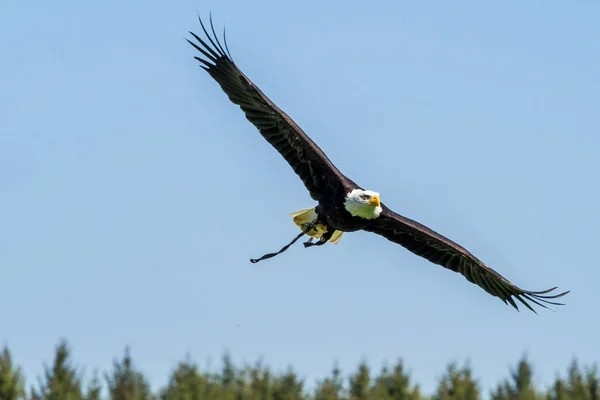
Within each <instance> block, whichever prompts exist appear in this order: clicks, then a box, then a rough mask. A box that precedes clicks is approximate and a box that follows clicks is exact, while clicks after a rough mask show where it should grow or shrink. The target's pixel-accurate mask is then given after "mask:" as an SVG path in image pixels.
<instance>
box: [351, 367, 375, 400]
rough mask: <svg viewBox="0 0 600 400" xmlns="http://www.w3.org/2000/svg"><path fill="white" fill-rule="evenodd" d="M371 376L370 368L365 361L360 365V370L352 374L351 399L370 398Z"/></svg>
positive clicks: (361, 399)
mask: <svg viewBox="0 0 600 400" xmlns="http://www.w3.org/2000/svg"><path fill="white" fill-rule="evenodd" d="M370 383H371V377H370V370H369V367H368V366H367V363H366V362H365V361H362V362H361V363H360V364H359V366H358V371H356V373H355V374H354V375H352V376H350V399H351V400H367V399H368V398H369V391H370V390H369V389H370Z"/></svg>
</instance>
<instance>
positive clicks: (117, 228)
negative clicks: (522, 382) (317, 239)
mask: <svg viewBox="0 0 600 400" xmlns="http://www.w3.org/2000/svg"><path fill="white" fill-rule="evenodd" d="M211 10H212V13H213V18H214V22H215V25H216V26H217V28H218V29H219V30H220V29H221V27H222V26H223V24H225V25H226V26H227V32H228V43H229V48H230V50H231V52H232V53H233V56H234V58H235V60H236V62H237V63H238V65H239V66H240V67H241V68H242V70H243V71H244V72H245V73H246V74H247V75H248V76H249V77H250V78H251V79H252V80H253V81H254V82H255V83H257V84H258V85H259V86H260V87H261V89H262V90H263V91H264V92H265V93H266V94H267V95H268V96H269V97H270V98H271V99H273V100H274V101H275V102H276V103H277V104H278V105H279V106H280V107H281V108H282V109H284V110H285V111H286V112H288V113H289V114H290V115H291V116H292V118H294V119H295V120H296V121H297V122H298V123H299V124H300V126H302V127H303V129H304V130H305V131H306V132H307V133H308V134H309V135H310V136H311V137H312V138H313V139H314V140H315V141H316V142H317V143H318V144H319V145H320V146H321V147H322V149H323V150H324V151H325V152H326V153H327V154H328V155H329V157H330V158H331V159H332V160H333V161H334V162H335V163H336V164H337V165H338V167H339V168H340V169H341V170H342V171H343V172H344V173H346V174H347V175H348V176H349V177H351V178H352V179H353V180H355V181H357V182H358V183H359V184H361V185H362V186H364V187H367V188H369V189H372V190H377V191H379V192H380V193H381V197H382V201H384V202H385V203H386V204H387V205H388V206H390V207H391V208H393V209H394V210H396V211H397V212H399V213H401V214H403V215H406V216H408V217H410V218H413V219H416V220H418V221H420V222H422V223H425V224H427V225H428V226H430V227H431V228H433V229H435V230H437V231H438V232H440V233H442V234H444V235H446V236H448V237H450V238H452V239H453V240H455V241H457V242H459V243H461V244H462V245H464V246H465V247H466V248H467V249H469V250H470V251H471V252H473V253H474V254H475V255H476V256H478V257H479V258H481V259H482V260H484V261H485V262H486V263H488V264H489V265H490V266H492V267H493V268H495V269H496V270H498V271H499V272H501V273H502V274H504V275H505V276H506V277H508V279H510V280H511V281H513V282H514V283H516V284H518V285H519V286H521V287H524V288H527V289H532V290H541V289H545V288H548V287H552V286H555V285H558V286H559V287H560V288H564V289H570V290H572V292H571V293H570V294H569V295H568V296H567V297H566V298H565V301H566V302H567V305H566V306H564V307H557V308H556V312H551V311H546V310H541V312H540V313H539V315H537V316H536V315H535V314H533V313H530V312H525V311H522V312H520V313H518V312H516V311H515V310H514V309H512V308H511V307H508V306H505V305H504V304H502V302H500V301H499V300H498V299H496V298H493V297H490V296H488V295H487V294H486V293H485V292H484V291H483V290H481V289H479V288H478V287H476V286H474V285H472V284H470V283H469V282H467V281H466V280H465V279H464V278H462V277H461V276H459V275H457V274H454V273H452V272H449V271H447V270H445V269H443V268H441V267H438V266H435V265H433V264H430V263H428V262H427V261H425V260H422V259H420V258H418V257H416V256H414V255H413V254H411V253H409V252H408V251H406V250H404V249H403V248H401V247H399V246H396V245H394V244H392V243H390V242H388V241H386V240H385V239H382V238H380V237H377V236H375V235H372V234H368V233H354V234H347V235H344V237H343V239H342V241H341V242H340V244H339V245H337V246H333V245H330V246H324V247H320V248H311V249H306V250H305V249H304V248H303V247H302V246H301V245H300V244H298V245H296V246H295V247H293V248H292V249H290V250H289V251H288V252H287V253H285V254H284V255H282V256H279V257H277V258H275V259H272V260H268V261H265V262H262V263H259V264H251V263H249V261H248V259H249V258H251V257H257V256H260V255H261V254H263V253H265V252H269V251H273V250H276V249H278V248H279V247H280V246H282V245H283V244H284V243H285V242H286V241H288V240H289V239H291V238H292V237H293V236H294V235H295V234H296V233H297V230H296V227H295V226H294V225H293V224H292V222H291V220H290V218H289V217H288V213H290V212H292V211H295V210H298V209H301V208H305V207H309V206H311V205H313V202H312V200H311V199H310V197H309V196H308V194H307V192H306V190H305V189H304V187H303V185H302V184H301V182H300V180H299V179H298V178H297V177H296V176H295V175H294V173H293V172H292V170H291V169H290V168H289V167H288V165H287V164H286V163H285V162H284V160H283V159H282V158H281V157H280V156H279V154H277V153H276V152H275V151H274V150H273V149H272V148H271V147H270V146H269V145H268V144H267V143H266V142H265V141H264V140H263V139H262V138H261V137H260V135H259V134H258V132H257V131H256V129H255V128H254V127H253V126H252V125H251V124H250V123H249V122H248V121H247V120H246V119H245V118H244V116H243V114H242V112H241V111H240V110H239V109H238V108H237V107H236V106H234V105H233V104H231V103H230V102H229V100H228V99H227V98H226V96H225V94H224V93H223V92H222V91H221V89H220V88H219V87H218V85H217V84H216V83H215V82H214V81H212V79H211V78H210V77H209V75H208V74H206V73H205V72H204V71H202V70H201V69H200V68H199V67H198V66H197V62H196V61H195V60H194V59H193V58H192V57H193V56H194V55H195V53H194V50H193V49H192V48H191V47H190V46H189V45H188V44H187V43H186V42H185V40H184V38H185V37H186V36H187V31H188V30H194V31H198V30H199V29H200V28H199V25H198V23H197V20H196V12H197V11H198V12H200V13H201V14H202V15H204V16H208V13H209V11H211ZM599 13H600V4H598V3H597V2H592V1H569V2H565V1H529V2H518V1H512V0H511V1H504V2H494V3H492V2H480V1H474V0H473V1H462V0H459V1H453V2H446V1H426V2H404V1H403V2H399V1H382V2H377V3H372V4H367V3H365V2H342V1H332V2H327V3H325V2H323V3H322V2H320V1H316V0H308V1H303V2H300V3H299V2H296V3H291V2H280V1H262V0H260V1H252V2H246V1H223V2H217V1H212V2H198V1H191V0H188V1H180V2H177V1H149V2H148V1H146V2H142V1H139V0H136V1H130V2H117V1H105V2H102V3H98V2H96V3H89V2H76V1H63V2H52V4H50V3H48V2H42V1H32V2H27V3H23V2H5V3H4V4H3V5H2V6H0V37H1V38H2V39H0V40H1V43H2V46H1V48H2V60H3V62H1V63H0V121H1V122H0V182H1V185H2V190H1V192H0V203H1V205H2V206H1V207H0V221H2V222H1V225H2V229H0V248H1V251H0V265H1V266H2V267H1V268H2V275H3V278H2V290H1V291H0V303H1V304H3V306H2V307H1V308H0V321H3V322H2V329H0V341H1V342H3V343H5V344H8V345H9V346H10V348H11V349H12V351H13V352H14V356H15V358H16V360H17V361H18V362H19V363H21V365H22V366H23V367H24V370H25V372H26V374H27V376H28V377H29V382H30V383H33V382H35V376H36V375H37V374H39V373H40V372H41V363H42V362H43V361H44V362H49V361H50V360H51V358H52V354H53V349H54V346H55V344H56V343H57V342H58V340H59V338H60V337H66V338H68V339H69V341H70V343H71V345H72V347H73V350H74V352H75V353H74V355H75V358H76V361H77V362H78V363H80V364H84V365H86V366H87V367H88V370H89V369H91V368H93V367H97V368H99V369H103V370H104V369H108V368H109V367H110V365H111V362H112V360H113V358H114V357H116V356H120V355H121V354H122V350H123V349H124V347H125V346H127V345H130V346H131V350H132V354H133V356H134V360H135V362H136V363H137V364H138V365H139V366H140V367H142V369H143V371H144V372H145V373H146V374H147V375H148V376H149V378H150V380H151V382H152V384H153V386H155V387H156V386H158V385H162V384H164V383H165V382H166V378H167V374H168V372H169V371H170V370H171V368H172V367H173V366H174V365H175V363H176V362H177V361H178V360H180V359H182V358H183V357H184V356H185V354H186V353H189V354H190V355H191V356H192V357H194V358H195V359H197V360H198V361H199V362H200V363H201V364H202V365H205V363H206V361H207V360H208V359H212V365H213V366H215V365H216V364H217V363H218V362H219V358H220V357H221V354H222V352H223V351H224V350H225V349H230V350H231V352H232V355H233V357H234V360H235V361H236V362H242V361H248V362H254V361H255V360H256V359H257V358H258V357H260V356H263V357H264V360H265V361H266V362H267V363H268V364H269V365H271V366H273V367H274V368H276V369H283V368H285V367H286V366H287V365H288V364H292V365H293V366H294V367H295V368H296V369H297V370H298V371H299V372H300V373H301V375H302V376H303V377H305V378H306V379H307V381H308V382H312V381H313V379H315V378H321V377H323V376H324V375H325V374H327V373H329V371H330V370H331V367H332V365H333V362H334V360H338V361H339V363H340V365H341V367H342V370H343V372H344V373H349V372H350V371H351V370H354V368H355V367H356V365H357V363H358V362H359V361H360V360H361V359H362V358H365V359H366V360H367V361H368V362H369V363H370V364H371V365H372V366H374V367H376V368H377V369H378V368H379V367H380V366H381V363H382V362H383V361H384V360H388V361H389V362H394V361H395V360H396V359H397V358H398V357H402V358H403V359H404V361H405V362H406V364H407V365H408V367H409V368H410V369H411V371H412V375H413V377H414V378H415V379H416V380H417V381H418V382H420V383H421V384H422V387H423V390H424V391H426V392H431V391H432V390H433V389H434V386H435V384H436V381H437V379H438V378H439V376H440V375H441V374H442V373H443V371H444V369H445V366H446V364H447V363H448V362H450V361H452V360H457V361H458V362H461V363H462V362H463V361H465V360H467V359H470V360H471V364H472V366H473V368H474V371H475V374H476V377H477V378H478V379H480V382H481V383H482V385H483V388H484V391H485V393H487V392H488V390H489V389H491V387H492V386H493V385H494V384H495V383H496V382H497V381H498V380H499V379H500V378H503V377H505V376H507V375H508V368H509V367H510V366H512V365H514V363H516V361H517V360H518V359H519V357H520V356H521V355H522V354H523V352H527V353H528V355H529V357H530V359H531V360H532V361H533V362H534V364H535V366H536V368H537V369H536V371H535V379H536V382H537V383H539V384H540V385H545V384H547V383H548V382H549V381H550V380H552V379H553V378H554V377H555V374H556V373H557V372H561V373H562V372H563V371H564V368H565V367H566V366H567V364H568V363H569V362H570V360H571V358H572V357H574V356H576V357H577V358H578V359H579V360H580V361H581V362H582V363H592V362H597V361H600V360H599V359H598V354H599V351H598V350H600V344H599V342H598V332H600V322H599V321H600V320H599V319H598V318H597V317H595V316H596V315H597V313H598V305H599V304H600V302H599V297H598V295H597V283H598V281H600V269H599V268H598V261H597V250H598V243H599V239H600V235H599V234H598V230H597V226H598V224H599V223H600V213H599V211H598V204H600V189H599V187H600V186H599V185H598V184H597V182H598V171H600V159H599V158H597V152H598V148H600V136H599V135H598V132H599V129H600V120H599V117H598V110H599V106H600V91H598V87H600V75H598V71H599V70H600V25H598V24H597V21H598V15H599Z"/></svg>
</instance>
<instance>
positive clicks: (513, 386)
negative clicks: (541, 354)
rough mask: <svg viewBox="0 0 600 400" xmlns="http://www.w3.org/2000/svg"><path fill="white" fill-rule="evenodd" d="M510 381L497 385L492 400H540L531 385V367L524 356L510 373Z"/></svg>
mask: <svg viewBox="0 0 600 400" xmlns="http://www.w3.org/2000/svg"><path fill="white" fill-rule="evenodd" d="M510 377H511V379H510V380H505V381H504V382H503V383H501V384H500V385H498V387H497V388H496V391H495V392H494V393H493V394H492V400H541V399H542V396H541V395H540V394H539V393H537V391H536V389H535V386H534V385H533V367H532V365H531V363H530V362H529V361H528V360H527V358H526V357H525V356H523V358H521V360H519V362H518V364H517V367H516V368H515V369H513V370H511V372H510Z"/></svg>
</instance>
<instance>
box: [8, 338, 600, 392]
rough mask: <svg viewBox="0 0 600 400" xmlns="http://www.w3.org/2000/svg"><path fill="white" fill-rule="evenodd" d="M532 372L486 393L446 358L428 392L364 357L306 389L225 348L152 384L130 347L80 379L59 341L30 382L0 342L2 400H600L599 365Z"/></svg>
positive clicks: (523, 365)
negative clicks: (203, 365)
mask: <svg viewBox="0 0 600 400" xmlns="http://www.w3.org/2000/svg"><path fill="white" fill-rule="evenodd" d="M533 372H534V371H533V365H532V364H531V362H530V361H529V360H527V357H526V356H523V357H522V358H521V359H520V360H519V361H518V362H517V363H516V364H515V366H514V367H513V368H511V369H510V371H509V374H508V376H507V377H506V378H504V379H503V380H502V381H500V382H499V383H498V384H497V386H496V387H495V388H494V389H492V391H491V392H490V393H482V390H481V388H480V384H479V383H478V381H477V379H475V378H474V377H473V373H472V370H471V367H470V366H469V365H468V364H465V365H462V366H459V365H458V364H456V363H450V364H448V365H447V368H446V371H445V372H444V375H443V376H442V377H441V378H440V379H439V381H438V384H437V388H436V390H435V392H434V393H429V394H425V393H422V391H421V389H420V388H419V385H418V384H417V383H415V382H413V381H412V379H411V377H410V373H409V372H408V370H407V368H406V366H405V365H404V363H403V362H402V360H399V361H397V362H396V364H395V365H392V366H384V367H383V368H382V369H381V370H380V371H378V372H377V373H373V371H371V369H370V368H369V366H368V365H367V363H366V362H361V363H360V364H359V365H358V367H357V368H356V370H355V371H354V372H352V373H351V374H350V375H349V376H347V377H343V376H342V374H341V372H340V369H339V368H338V367H337V366H335V365H334V367H333V369H332V372H331V373H330V374H329V376H326V377H323V378H322V379H320V380H319V381H318V382H317V384H316V385H315V387H314V388H313V389H311V390H308V389H307V388H306V387H305V383H304V382H303V380H302V379H301V378H300V377H299V376H298V375H297V373H296V372H295V371H294V370H293V369H292V368H291V367H290V368H288V369H287V370H286V371H285V372H283V373H274V372H273V371H272V370H271V369H270V368H269V367H268V366H267V365H264V364H263V363H262V362H260V361H259V362H256V363H255V364H254V365H243V366H237V365H234V363H233V362H232V360H231V357H230V355H229V354H228V353H225V354H224V355H223V359H222V363H221V367H220V371H218V372H209V371H203V370H201V369H199V368H198V366H197V364H196V363H194V362H193V361H192V360H190V359H189V357H188V358H186V359H184V360H182V361H180V362H179V363H178V365H176V366H175V367H174V368H173V370H172V371H171V373H170V376H169V377H168V379H167V382H166V384H165V385H164V387H162V388H160V389H159V390H158V391H153V390H152V389H151V387H150V384H149V382H148V380H147V378H146V377H145V376H144V374H143V373H142V372H141V371H140V370H139V369H138V368H137V367H136V366H135V365H134V363H133V360H132V358H131V354H130V352H129V350H128V349H126V350H125V352H124V354H123V356H122V357H121V358H120V359H116V360H115V361H114V362H113V366H112V368H111V370H110V371H107V372H105V373H104V374H102V375H99V374H97V373H93V374H92V376H90V377H87V378H86V379H84V376H83V373H82V371H80V370H79V369H78V368H77V367H76V366H75V364H74V363H73V360H72V354H71V350H70V348H69V345H68V343H67V341H66V340H61V341H60V342H59V344H58V345H57V346H56V350H55V354H54V359H53V362H52V363H51V364H50V365H45V366H44V372H43V374H42V376H39V377H37V378H38V379H37V382H35V383H33V382H26V379H25V377H24V375H23V372H22V370H21V367H19V366H18V365H17V364H16V363H15V362H14V361H13V359H12V355H11V352H10V350H9V349H8V347H6V346H5V347H4V348H3V349H2V351H1V352H0V400H480V399H483V398H485V399H491V400H600V398H599V392H600V389H599V382H600V376H599V375H598V369H597V366H596V365H593V366H580V365H579V364H578V362H577V360H573V361H572V362H571V364H570V365H569V366H568V367H567V368H566V370H565V372H564V374H563V375H562V376H561V375H558V376H556V378H555V381H554V383H553V384H552V385H551V386H550V387H549V388H545V389H541V388H538V387H536V386H535V385H534V383H533Z"/></svg>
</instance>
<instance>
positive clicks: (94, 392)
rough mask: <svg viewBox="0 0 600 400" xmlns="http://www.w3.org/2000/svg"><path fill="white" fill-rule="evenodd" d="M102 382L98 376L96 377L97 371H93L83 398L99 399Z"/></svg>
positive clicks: (87, 399) (88, 399)
mask: <svg viewBox="0 0 600 400" xmlns="http://www.w3.org/2000/svg"><path fill="white" fill-rule="evenodd" d="M101 394H102V384H101V383H100V378H98V374H97V372H95V371H94V374H93V375H92V379H91V381H90V383H89V385H88V388H87V391H86V393H85V400H101V399H102V397H100V395H101Z"/></svg>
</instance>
